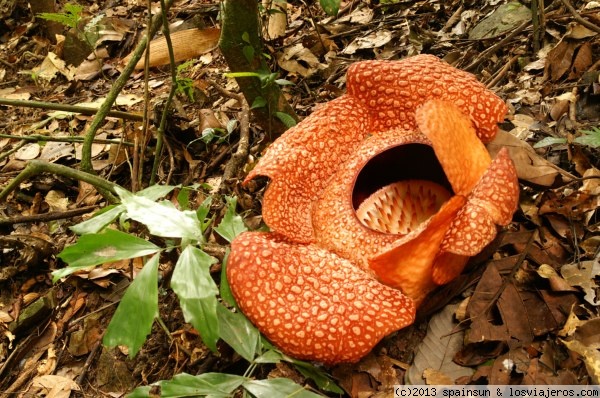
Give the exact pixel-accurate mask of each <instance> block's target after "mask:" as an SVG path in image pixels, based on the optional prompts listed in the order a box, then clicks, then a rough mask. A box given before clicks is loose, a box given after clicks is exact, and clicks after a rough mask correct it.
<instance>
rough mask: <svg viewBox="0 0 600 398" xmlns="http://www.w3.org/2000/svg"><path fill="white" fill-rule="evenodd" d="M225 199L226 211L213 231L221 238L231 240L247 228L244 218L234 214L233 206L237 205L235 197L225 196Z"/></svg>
mask: <svg viewBox="0 0 600 398" xmlns="http://www.w3.org/2000/svg"><path fill="white" fill-rule="evenodd" d="M225 199H226V200H227V211H226V212H225V215H224V216H223V219H222V220H221V222H220V223H219V225H218V226H216V227H215V231H217V233H218V234H219V235H221V236H222V237H223V238H225V239H227V241H228V242H231V241H232V240H233V239H234V238H235V237H236V236H238V235H239V234H241V233H242V232H245V231H247V230H248V228H246V224H244V220H242V217H240V216H239V215H238V214H235V208H236V206H237V198H236V197H230V196H227V197H225Z"/></svg>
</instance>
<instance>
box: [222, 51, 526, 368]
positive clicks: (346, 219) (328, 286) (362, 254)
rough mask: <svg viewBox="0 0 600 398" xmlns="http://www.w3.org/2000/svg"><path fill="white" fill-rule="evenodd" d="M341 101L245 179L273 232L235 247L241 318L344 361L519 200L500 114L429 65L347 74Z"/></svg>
mask: <svg viewBox="0 0 600 398" xmlns="http://www.w3.org/2000/svg"><path fill="white" fill-rule="evenodd" d="M347 87H348V93H347V94H346V95H343V96H341V97H340V98H338V99H336V100H334V101H331V102H329V103H327V104H325V105H323V106H321V107H320V108H319V109H318V110H316V111H315V112H314V113H313V114H311V115H310V116H309V117H307V118H306V119H305V120H304V121H302V122H301V123H299V124H298V125H297V126H296V127H294V128H291V129H290V130H288V131H287V132H286V133H285V134H283V135H282V136H281V137H280V138H279V139H277V140H276V141H275V142H274V143H273V144H272V145H271V147H270V148H269V149H268V151H267V152H266V154H265V155H264V157H263V158H262V159H260V161H259V162H258V165H257V166H256V167H255V168H254V170H253V171H252V172H251V173H250V174H249V175H248V177H247V178H246V182H247V181H249V180H250V179H252V178H254V177H256V176H258V175H263V176H268V177H270V179H271V182H270V185H269V187H268V189H267V191H266V192H265V195H264V201H263V218H264V220H265V222H266V223H267V225H268V226H269V227H270V228H271V230H272V232H269V233H258V232H248V233H244V234H242V235H240V236H238V237H237V238H236V239H235V240H234V241H233V242H232V245H231V247H232V250H231V255H230V256H229V260H228V264H227V276H228V279H229V281H230V285H231V289H232V292H233V294H234V296H235V298H236V301H237V302H238V304H239V306H240V308H241V310H242V311H243V312H244V313H245V314H246V315H247V316H248V317H249V319H250V320H251V321H252V322H253V323H254V324H255V325H256V326H257V327H258V328H259V329H260V330H261V332H262V333H263V334H265V336H266V337H267V338H269V339H270V340H271V341H272V342H273V343H275V344H276V345H277V346H279V347H280V348H281V349H282V350H283V351H284V352H286V353H288V354H291V355H294V356H296V357H298V358H303V359H311V360H318V361H321V362H325V363H330V364H332V363H339V362H354V361H357V360H358V359H360V358H361V357H362V356H364V355H365V354H367V353H368V352H369V351H370V350H371V349H372V348H373V346H374V345H375V344H376V343H377V342H378V341H379V340H381V338H382V337H384V336H385V335H387V334H389V333H391V332H393V331H395V330H398V329H400V328H402V327H405V326H407V325H409V324H411V323H412V322H413V320H414V316H415V311H416V307H417V306H418V305H419V304H420V302H421V301H422V300H423V298H424V297H425V295H426V294H427V293H429V292H430V291H431V290H433V289H434V288H435V287H436V286H437V285H440V284H444V283H447V282H448V281H450V280H452V279H453V278H454V277H455V276H457V275H458V274H460V273H461V272H462V270H463V268H464V266H465V264H466V262H467V260H468V258H469V257H470V256H473V255H474V254H477V253H478V252H480V251H481V250H482V249H483V248H484V247H485V246H486V245H487V244H488V243H489V242H490V241H491V240H492V239H493V238H494V237H495V235H496V228H497V227H496V225H505V224H507V223H509V222H510V220H511V218H512V214H513V213H514V211H515V209H516V206H517V202H518V183H517V177H516V173H515V169H514V165H513V163H512V161H511V160H510V158H509V157H508V154H507V151H506V150H501V151H500V152H499V154H498V155H497V157H496V159H494V160H492V159H491V158H490V156H489V154H488V152H487V151H486V149H485V147H484V143H486V142H489V141H490V140H491V139H493V138H494V135H495V134H496V131H497V125H496V123H497V122H499V121H501V120H502V119H503V118H504V115H505V113H506V106H505V105H504V103H503V102H502V101H501V100H500V99H499V98H498V97H497V96H495V95H494V94H493V93H492V92H490V91H488V90H487V89H486V88H485V87H484V86H483V85H482V84H480V83H479V82H477V81H476V80H475V78H474V77H473V76H472V75H470V74H468V73H466V72H463V71H460V70H458V69H455V68H453V67H451V66H449V65H447V64H446V63H444V62H442V61H440V60H439V59H437V58H436V57H433V56H429V55H420V56H416V57H412V58H408V59H405V60H402V61H365V62H359V63H356V64H354V65H352V66H351V67H350V68H349V70H348V75H347Z"/></svg>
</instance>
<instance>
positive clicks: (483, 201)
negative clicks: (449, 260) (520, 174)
mask: <svg viewBox="0 0 600 398" xmlns="http://www.w3.org/2000/svg"><path fill="white" fill-rule="evenodd" d="M518 203H519V184H518V180H517V172H516V169H515V167H514V164H513V162H512V160H511V159H510V157H509V156H508V151H507V150H506V148H502V149H501V150H500V151H499V152H498V155H497V156H496V159H494V161H493V163H492V165H491V166H490V168H489V169H488V170H487V171H486V173H485V174H484V176H483V177H482V178H481V180H480V181H479V182H478V183H477V185H476V187H475V189H474V190H473V192H472V193H471V195H469V196H468V198H467V204H466V206H465V207H464V208H463V209H461V211H460V212H459V214H458V215H457V217H456V219H455V220H454V221H453V222H452V226H451V227H450V229H449V230H448V233H447V234H446V237H445V238H444V241H443V242H442V246H441V248H442V250H445V251H448V252H452V253H456V254H461V255H465V256H474V255H476V254H477V253H479V252H480V251H481V250H482V249H483V248H484V247H485V246H486V245H488V244H489V243H490V242H491V241H492V240H493V239H494V238H495V237H496V224H499V225H506V224H508V223H509V222H510V221H511V219H512V215H513V213H514V212H515V210H516V209H517V205H518Z"/></svg>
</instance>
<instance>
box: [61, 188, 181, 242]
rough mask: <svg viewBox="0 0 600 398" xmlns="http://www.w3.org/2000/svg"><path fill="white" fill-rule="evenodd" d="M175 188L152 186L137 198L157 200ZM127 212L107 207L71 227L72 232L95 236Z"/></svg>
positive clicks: (119, 208) (123, 209) (118, 206)
mask: <svg viewBox="0 0 600 398" xmlns="http://www.w3.org/2000/svg"><path fill="white" fill-rule="evenodd" d="M174 188H175V187H174V186H169V185H152V186H150V187H148V188H146V189H144V190H141V191H139V192H137V193H136V196H141V197H144V198H147V199H150V200H153V201H155V200H157V199H159V198H162V197H163V196H165V195H167V194H168V193H169V192H171V191H172V190H173V189H174ZM123 211H125V206H123V205H116V206H107V207H105V208H104V209H101V210H99V211H97V212H96V214H94V216H93V217H92V218H90V219H89V220H86V221H83V222H80V223H79V224H77V225H74V226H72V227H71V231H73V232H75V233H76V234H78V235H84V234H95V233H98V232H100V231H101V230H103V229H104V228H105V227H106V226H107V225H109V224H110V223H112V222H113V221H114V220H115V219H116V218H117V217H119V215H120V214H121V213H123Z"/></svg>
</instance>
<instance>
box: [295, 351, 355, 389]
mask: <svg viewBox="0 0 600 398" xmlns="http://www.w3.org/2000/svg"><path fill="white" fill-rule="evenodd" d="M284 359H285V360H286V361H288V362H291V363H293V364H294V366H295V367H296V369H298V371H299V372H300V373H302V375H303V376H304V377H306V378H307V379H311V380H313V381H314V382H315V384H316V385H317V387H319V388H320V389H321V390H323V391H329V392H333V393H336V394H344V390H342V389H341V388H340V386H338V385H337V384H335V382H334V381H333V379H332V378H331V377H330V376H329V375H328V374H327V372H325V371H324V370H322V369H320V368H317V367H316V366H315V365H313V364H311V363H310V362H304V361H300V360H298V359H294V358H290V357H288V356H284Z"/></svg>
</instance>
